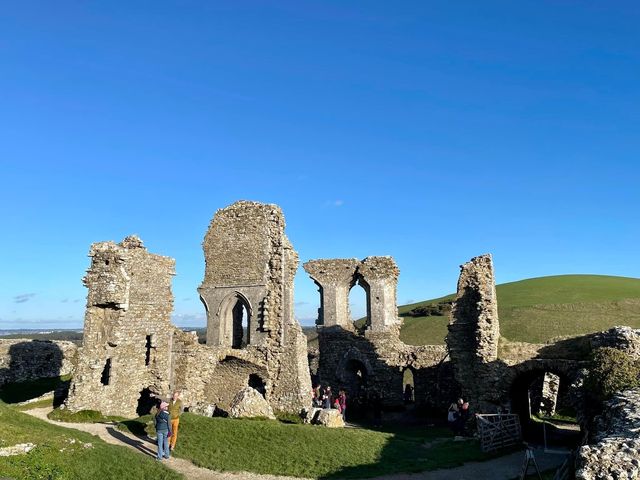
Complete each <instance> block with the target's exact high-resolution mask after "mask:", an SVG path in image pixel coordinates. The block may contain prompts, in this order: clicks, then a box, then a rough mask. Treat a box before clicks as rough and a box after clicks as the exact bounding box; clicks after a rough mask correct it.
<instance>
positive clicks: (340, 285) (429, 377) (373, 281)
mask: <svg viewBox="0 0 640 480" xmlns="http://www.w3.org/2000/svg"><path fill="white" fill-rule="evenodd" d="M304 268H305V270H306V271H307V273H308V274H309V276H310V277H311V278H312V279H313V280H314V282H315V283H316V284H317V285H318V287H319V291H320V305H321V306H320V309H319V310H318V320H317V322H316V323H317V324H318V325H319V326H320V327H319V331H318V342H319V353H320V355H319V358H316V357H314V356H313V355H312V359H313V361H314V367H315V362H316V361H317V365H318V366H317V367H315V371H317V375H318V377H319V381H320V382H321V383H322V385H325V386H326V385H330V386H331V387H332V388H333V390H334V392H336V393H337V392H338V391H339V390H341V389H344V390H345V391H346V393H347V405H349V404H351V405H355V404H356V403H358V404H362V403H363V402H366V398H367V397H369V396H371V395H373V394H374V392H375V393H376V394H379V395H380V396H381V397H382V402H383V404H384V405H388V406H400V405H403V404H404V401H403V392H404V387H405V386H404V384H403V376H404V371H405V370H406V369H410V371H411V372H412V374H413V381H414V387H415V391H414V396H415V399H416V402H418V403H420V404H429V405H436V404H439V403H443V402H447V401H450V397H451V395H456V394H457V385H456V383H455V381H454V380H453V378H452V374H451V368H450V364H449V363H448V362H444V359H445V357H446V355H447V353H446V349H445V348H444V347H443V346H440V345H424V346H413V345H406V344H404V343H403V342H402V341H400V325H401V320H400V319H399V318H398V310H397V301H396V288H397V281H398V274H399V270H398V267H397V266H396V264H395V262H394V260H393V259H392V258H391V257H367V258H365V259H364V260H363V261H358V260H357V259H353V258H348V259H330V260H310V261H308V262H307V263H305V264H304ZM356 283H358V284H359V285H360V286H362V287H363V288H364V290H365V292H366V295H367V305H368V312H367V317H368V322H367V325H366V328H365V331H364V334H363V333H361V332H358V331H356V329H355V327H354V325H353V319H352V318H351V314H350V312H349V307H348V295H349V290H350V289H351V288H353V287H354V285H355V284H356ZM356 288H357V287H356ZM445 397H446V399H445ZM348 409H349V407H347V411H348Z"/></svg>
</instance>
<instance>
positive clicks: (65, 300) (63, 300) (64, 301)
mask: <svg viewBox="0 0 640 480" xmlns="http://www.w3.org/2000/svg"><path fill="white" fill-rule="evenodd" d="M68 301H69V299H68V298H63V299H62V300H60V302H61V303H67V302H68Z"/></svg>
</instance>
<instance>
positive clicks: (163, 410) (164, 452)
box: [155, 402, 171, 460]
mask: <svg viewBox="0 0 640 480" xmlns="http://www.w3.org/2000/svg"><path fill="white" fill-rule="evenodd" d="M168 407H169V404H168V403H167V402H162V403H160V410H159V411H158V413H156V418H155V423H156V436H157V437H158V457H157V459H158V460H162V459H163V458H169V457H170V456H171V451H170V450H169V437H170V436H171V417H170V415H169V412H168V411H167V408H168Z"/></svg>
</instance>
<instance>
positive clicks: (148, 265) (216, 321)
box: [67, 202, 311, 417]
mask: <svg viewBox="0 0 640 480" xmlns="http://www.w3.org/2000/svg"><path fill="white" fill-rule="evenodd" d="M284 227H285V222H284V216H283V215H282V212H281V210H280V209H279V208H278V207H277V206H275V205H264V204H259V203H255V202H237V203H235V204H233V205H231V206H230V207H227V208H225V209H222V210H219V211H218V212H216V214H215V216H214V218H213V220H212V221H211V224H210V227H209V230H208V232H207V234H206V236H205V241H204V244H203V247H204V255H205V262H206V268H205V278H204V280H203V282H202V285H201V286H200V288H199V289H198V291H199V293H200V295H201V299H202V302H203V304H204V305H205V309H206V312H207V326H208V329H207V344H206V345H201V344H199V343H198V339H197V337H196V335H195V334H194V333H186V332H183V331H181V330H180V329H177V328H176V327H174V326H173V325H172V324H171V321H170V316H171V311H172V307H173V295H172V293H171V279H172V276H173V275H174V260H173V259H170V258H168V257H162V256H159V255H153V254H150V253H148V252H147V250H146V249H145V248H144V246H143V245H142V241H141V240H140V239H139V238H137V237H127V238H126V239H125V240H124V241H123V242H122V243H120V244H115V243H113V242H102V243H96V244H94V245H93V246H92V247H91V252H90V257H91V259H92V262H91V268H90V269H89V271H88V273H87V276H86V277H85V280H84V282H85V285H86V286H87V287H88V289H89V293H88V297H87V310H86V314H85V328H84V339H83V345H82V348H81V349H80V353H79V357H80V361H79V365H78V369H77V372H76V375H75V377H74V379H73V382H72V385H71V389H70V395H69V398H68V400H67V406H68V408H69V409H70V410H72V411H77V410H84V409H91V410H99V411H101V412H102V413H104V414H107V415H121V416H127V417H129V416H134V415H136V414H142V413H146V411H147V410H148V409H149V408H150V406H151V405H152V404H153V403H154V400H153V399H152V396H156V397H165V398H166V397H167V396H169V394H170V392H171V391H172V390H175V389H179V390H181V391H182V397H183V400H184V402H185V405H186V406H187V407H189V406H200V405H202V404H206V405H215V406H216V408H217V409H218V410H219V411H228V410H229V408H230V406H231V402H232V400H233V398H234V397H235V396H236V394H237V393H238V392H239V391H240V390H243V389H244V388H246V387H252V388H254V389H256V390H257V391H260V392H261V393H262V395H264V397H265V399H266V400H267V402H269V404H270V405H271V407H272V408H273V409H274V410H282V411H287V412H295V413H298V412H300V411H301V410H302V409H304V408H307V407H309V406H310V403H311V397H310V391H311V381H310V376H309V367H308V363H307V343H306V336H305V335H304V334H303V332H302V329H301V327H300V325H299V324H298V322H297V321H296V320H295V318H294V316H293V278H294V275H295V272H296V269H297V265H298V256H297V254H296V252H295V251H294V250H293V247H292V246H291V243H290V242H289V240H288V239H287V237H286V235H285V234H284ZM245 317H246V318H245ZM243 322H246V323H247V324H246V325H244V326H243Z"/></svg>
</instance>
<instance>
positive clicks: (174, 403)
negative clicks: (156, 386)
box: [168, 390, 182, 450]
mask: <svg viewBox="0 0 640 480" xmlns="http://www.w3.org/2000/svg"><path fill="white" fill-rule="evenodd" d="M168 410H169V416H170V417H171V438H169V448H170V449H171V450H173V449H174V448H176V442H177V441H178V426H179V425H180V415H182V400H180V392H179V391H177V390H176V391H175V392H173V396H172V397H171V401H170V402H169V408H168Z"/></svg>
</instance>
